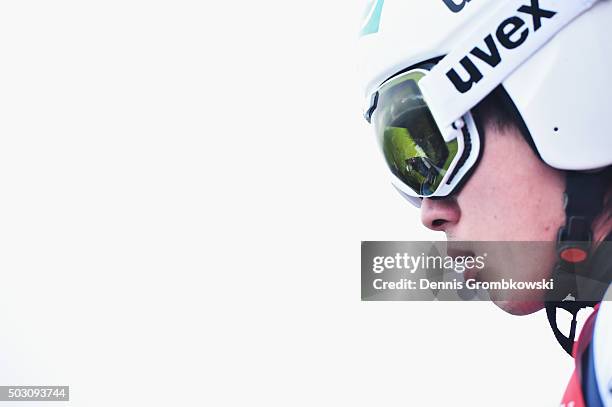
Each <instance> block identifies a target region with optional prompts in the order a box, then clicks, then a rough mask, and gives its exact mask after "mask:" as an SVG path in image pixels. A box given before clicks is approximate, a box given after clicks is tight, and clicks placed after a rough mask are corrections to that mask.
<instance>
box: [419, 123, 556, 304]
mask: <svg viewBox="0 0 612 407" xmlns="http://www.w3.org/2000/svg"><path fill="white" fill-rule="evenodd" d="M484 137H485V143H484V151H483V153H482V157H481V160H480V163H479V164H478V167H477V168H476V169H475V171H474V173H473V174H472V176H471V177H470V178H469V180H468V181H467V183H466V184H465V186H464V187H463V188H462V189H461V190H460V192H459V193H458V194H456V195H455V196H453V197H451V198H448V199H442V200H432V199H427V198H426V199H423V203H422V206H421V219H422V222H423V224H424V225H425V226H427V227H428V228H430V229H433V230H437V231H443V232H444V233H446V236H447V238H448V240H449V241H453V240H458V241H529V242H533V241H547V242H554V241H555V240H556V237H557V231H558V230H559V227H561V226H562V225H563V223H564V222H565V212H564V209H563V192H564V189H565V178H564V175H563V173H562V172H561V171H558V170H555V169H553V168H551V167H549V166H547V165H546V164H544V163H543V162H542V161H541V160H540V159H539V158H538V157H537V156H536V155H535V154H534V152H533V151H532V150H531V148H530V147H529V145H528V144H527V143H526V142H525V140H524V139H523V137H522V136H521V134H520V133H519V131H518V130H517V129H515V128H512V127H511V128H508V129H499V128H497V127H495V126H488V127H487V128H486V129H485V136H484ZM550 248H551V249H550V251H547V253H542V256H540V257H538V259H537V261H533V262H528V263H527V264H525V265H523V269H522V270H520V271H518V270H514V269H512V268H510V267H505V268H504V267H503V265H497V266H498V267H496V273H497V276H496V278H498V279H499V278H516V277H517V274H516V273H518V272H520V275H521V280H532V281H537V280H540V279H542V278H548V276H549V275H550V273H551V270H552V268H553V266H554V264H555V261H556V255H555V253H554V245H552V244H551V245H550ZM479 278H481V279H486V271H483V272H481V273H480V276H479ZM520 295H521V294H517V296H520ZM542 295H543V293H542ZM494 299H495V298H494ZM533 300H534V297H533V293H531V297H530V298H529V300H527V298H521V297H518V298H515V299H513V300H512V301H496V303H497V304H498V305H499V306H500V307H502V308H503V309H505V310H506V311H508V312H511V313H517V314H526V313H530V312H534V311H536V310H537V309H539V308H541V306H542V298H537V299H536V301H533Z"/></svg>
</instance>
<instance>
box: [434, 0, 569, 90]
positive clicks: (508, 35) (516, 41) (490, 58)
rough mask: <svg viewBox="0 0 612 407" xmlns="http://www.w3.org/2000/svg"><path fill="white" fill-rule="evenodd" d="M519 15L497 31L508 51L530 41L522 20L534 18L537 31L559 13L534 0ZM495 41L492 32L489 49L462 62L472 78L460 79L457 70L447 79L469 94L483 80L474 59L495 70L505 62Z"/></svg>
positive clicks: (473, 52) (474, 52) (487, 43)
mask: <svg viewBox="0 0 612 407" xmlns="http://www.w3.org/2000/svg"><path fill="white" fill-rule="evenodd" d="M517 12H518V13H522V14H523V16H521V14H518V15H515V16H512V17H510V18H507V19H505V20H504V21H502V22H501V24H499V26H498V27H497V30H496V31H495V38H497V42H499V44H501V45H502V46H503V47H504V48H506V49H508V50H511V49H515V48H518V47H520V46H521V45H522V44H523V43H524V42H525V40H527V37H529V34H530V30H529V27H526V26H525V24H526V23H525V21H524V20H523V18H521V17H526V16H531V20H532V24H533V31H534V32H535V31H538V30H539V29H540V27H542V21H543V20H544V19H551V18H553V17H554V16H555V15H556V14H557V12H556V11H552V10H544V9H542V8H540V4H539V0H531V5H530V6H521V7H519V8H518V9H517ZM495 38H494V37H493V34H492V33H491V34H489V35H487V36H486V37H485V38H484V44H485V46H486V48H484V47H483V48H484V49H481V48H479V47H474V48H473V49H472V50H471V51H470V53H469V54H468V55H466V56H465V57H463V58H462V59H461V61H460V63H461V66H462V67H463V69H464V70H465V71H466V72H467V74H468V75H469V77H468V78H467V79H463V78H461V77H460V76H459V74H458V73H457V70H456V69H455V68H453V69H451V70H450V71H448V72H447V73H446V76H447V77H448V79H450V80H451V82H452V83H453V85H455V88H456V89H457V90H458V91H459V92H461V93H466V92H467V91H469V90H470V89H471V88H472V86H473V85H474V84H475V83H478V82H479V81H480V80H481V79H482V78H483V74H482V72H481V71H480V69H478V67H476V65H475V64H474V61H473V60H472V58H473V57H476V58H478V59H480V60H481V61H483V62H485V63H486V64H488V65H489V66H490V67H491V68H495V67H496V66H497V65H499V63H500V62H502V57H501V54H500V52H499V47H498V45H497V43H496V41H495Z"/></svg>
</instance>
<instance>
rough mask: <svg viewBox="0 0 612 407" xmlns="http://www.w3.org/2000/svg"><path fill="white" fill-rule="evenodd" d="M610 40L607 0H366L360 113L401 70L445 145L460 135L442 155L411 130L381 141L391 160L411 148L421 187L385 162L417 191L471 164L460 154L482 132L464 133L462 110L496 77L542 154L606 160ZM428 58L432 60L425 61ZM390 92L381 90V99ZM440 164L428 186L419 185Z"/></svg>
mask: <svg viewBox="0 0 612 407" xmlns="http://www.w3.org/2000/svg"><path fill="white" fill-rule="evenodd" d="M611 39H612V1H610V0H600V1H597V0H427V1H411V0H372V1H370V5H369V8H368V11H367V13H366V18H365V21H364V23H363V26H362V30H361V37H360V39H359V43H360V45H359V49H360V51H359V52H360V59H361V67H360V68H361V69H360V73H361V75H362V76H363V83H364V92H365V97H366V104H367V105H366V109H365V110H366V117H367V118H368V120H369V119H370V117H371V116H373V115H375V114H376V110H377V107H380V106H379V102H380V98H381V97H382V95H383V92H380V91H381V89H383V90H384V86H390V87H393V86H395V85H397V84H398V83H399V84H400V85H401V86H403V85H405V83H404V84H403V85H402V83H403V82H405V81H406V80H408V82H411V81H412V82H414V83H415V84H416V83H418V89H416V90H414V94H413V95H412V96H411V97H412V98H413V99H415V100H416V99H419V101H420V102H419V104H418V106H412V107H410V108H411V109H421V108H426V110H427V111H428V113H430V117H431V118H432V119H433V122H432V123H431V126H434V124H435V126H437V129H438V130H439V133H440V135H441V136H442V138H443V139H444V142H446V143H447V144H448V143H449V142H451V141H452V140H454V139H458V145H455V146H449V147H448V148H449V150H451V154H454V155H456V158H455V162H454V163H451V162H450V161H451V160H450V158H449V157H447V156H448V153H445V154H446V155H445V156H444V157H438V162H436V159H435V158H432V157H428V156H427V155H428V154H427V149H428V148H431V146H429V145H419V144H420V142H419V141H418V140H414V139H415V138H418V137H416V136H415V137H413V136H410V138H411V140H410V142H409V143H408V144H409V145H408V144H404V145H401V146H400V147H398V146H397V145H396V146H395V148H396V149H398V151H400V150H401V151H400V153H397V152H395V153H393V154H395V156H394V155H393V154H392V153H391V152H389V151H387V150H385V147H384V146H383V150H384V152H385V155H386V158H387V161H388V162H394V160H395V161H396V162H399V161H398V156H397V155H398V154H399V155H400V156H401V157H399V158H401V159H403V160H404V159H405V158H406V157H407V156H406V155H405V154H408V153H406V151H407V150H406V149H408V150H410V151H416V153H414V154H416V157H414V156H413V157H411V160H412V161H410V162H409V163H408V164H406V165H407V166H408V167H409V168H408V170H409V171H414V169H415V168H421V169H422V172H421V173H420V174H419V175H418V177H419V181H418V182H416V181H414V180H413V181H414V182H416V183H418V184H419V185H420V186H419V187H415V186H414V185H408V187H407V186H406V184H407V183H408V184H410V182H407V181H406V177H402V176H401V174H400V173H401V172H402V171H404V170H405V168H395V169H392V170H394V174H395V176H396V177H395V180H394V185H395V186H396V187H398V188H400V189H401V190H402V191H403V192H404V193H407V194H409V195H411V196H415V197H423V196H445V195H448V194H450V193H452V192H453V190H454V189H455V187H456V186H457V184H458V183H459V181H460V179H461V178H462V173H463V175H465V173H467V172H469V168H463V169H462V168H460V167H461V165H463V166H467V167H469V166H472V165H474V163H475V162H476V158H474V157H471V159H470V157H469V155H466V154H465V151H466V150H467V149H468V148H470V149H471V150H472V151H471V154H472V156H474V155H477V154H478V151H474V150H478V148H479V143H478V140H471V141H470V140H468V141H467V142H466V140H463V141H462V140H461V139H462V138H464V139H465V129H464V130H462V129H461V128H462V127H466V128H467V130H469V127H470V126H465V124H466V121H471V117H470V116H467V117H466V116H465V115H466V114H468V113H469V111H470V109H471V108H472V107H474V106H475V105H476V104H477V103H478V102H480V101H481V100H482V99H483V98H484V97H485V96H486V95H487V94H489V93H490V92H491V91H492V90H493V89H495V88H496V87H497V86H499V85H502V86H503V89H504V90H505V91H506V93H507V95H508V96H509V98H510V99H511V102H512V103H513V104H514V106H515V108H516V110H517V111H518V114H519V115H520V117H521V118H522V120H523V121H524V124H525V126H526V128H527V131H528V133H529V135H530V136H531V138H532V139H533V144H534V145H535V148H536V149H537V152H538V154H539V156H540V157H541V159H542V160H543V161H544V162H546V163H547V164H548V165H550V166H552V167H554V168H557V169H560V170H593V169H599V168H604V167H607V166H609V165H611V164H612V136H611V135H609V134H608V131H609V130H608V126H610V123H609V122H608V120H611V119H612V95H611V94H610V93H608V92H610V91H612V40H611ZM431 61H435V64H430V67H429V68H427V69H423V65H422V64H423V63H425V62H431ZM434 65H435V66H434ZM431 66H433V68H431ZM402 75H404V76H403V77H402ZM415 75H416V76H415ZM393 82H395V83H393ZM411 92H412V91H411ZM394 97H395V96H393V93H392V92H388V94H387V99H393V98H394ZM405 102H406V101H405V100H403V101H401V103H405ZM392 103H395V104H396V105H395V106H391V107H389V108H388V109H387V112H386V113H385V115H386V117H387V118H386V119H385V120H392V119H393V118H397V117H396V112H397V110H398V109H401V108H399V107H398V106H397V104H398V103H400V101H398V100H394V101H391V102H389V101H387V104H392ZM379 110H380V109H379ZM468 124H470V125H471V123H468ZM386 125H387V127H386V128H387V129H389V127H388V126H389V123H386ZM391 127H393V126H391ZM462 134H463V136H464V137H461V136H462ZM379 137H380V138H381V139H382V138H384V137H389V138H390V139H389V140H391V138H393V137H395V136H394V135H393V134H390V133H389V134H387V135H386V136H384V135H382V134H380V135H379ZM382 144H384V143H381V145H382ZM456 144H457V143H456ZM402 149H403V150H402ZM462 152H463V155H464V157H462V158H460V157H459V156H460V155H462ZM414 154H413V155H414ZM408 155H410V154H408ZM447 158H448V160H447ZM400 161H401V160H400ZM404 161H405V162H408V161H409V160H404ZM404 161H402V162H401V163H400V164H399V165H400V166H404V164H405V162H404ZM417 161H418V162H417ZM445 161H446V163H445ZM461 161H463V162H461ZM444 165H447V167H446V168H443V167H444ZM392 166H395V164H393V165H392ZM431 168H434V169H436V170H438V173H435V174H433V173H432V170H431ZM423 171H425V172H423ZM451 173H453V174H454V175H453V174H451ZM432 174H433V175H432ZM404 175H405V174H404ZM436 175H438V176H439V177H438V179H437V181H436V183H435V185H429V186H428V187H423V186H422V185H421V184H422V183H423V182H424V181H423V179H425V178H428V177H429V179H430V180H433V179H434V178H435V177H436ZM445 175H446V177H445ZM457 175H460V176H457ZM398 177H399V178H401V179H397V178H398ZM453 177H454V178H455V179H454V180H449V178H453ZM409 181H410V180H409ZM451 181H452V182H451Z"/></svg>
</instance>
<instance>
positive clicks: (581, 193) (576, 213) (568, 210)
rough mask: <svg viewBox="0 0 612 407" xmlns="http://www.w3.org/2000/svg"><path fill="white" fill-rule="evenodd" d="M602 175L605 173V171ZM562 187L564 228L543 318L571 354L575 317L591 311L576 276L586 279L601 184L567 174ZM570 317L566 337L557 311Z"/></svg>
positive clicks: (587, 175)
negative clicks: (563, 193) (592, 226)
mask: <svg viewBox="0 0 612 407" xmlns="http://www.w3.org/2000/svg"><path fill="white" fill-rule="evenodd" d="M604 173H605V171H604ZM566 174H567V178H566V186H565V225H564V226H562V227H561V228H560V229H559V233H558V236H557V256H558V260H557V264H556V265H555V268H554V270H553V274H552V278H553V279H554V290H552V291H551V292H549V293H547V296H546V302H545V306H546V315H547V317H548V322H549V323H550V326H551V328H552V331H553V333H554V335H555V338H556V339H557V341H558V342H559V344H560V345H561V346H562V347H563V349H564V350H565V351H566V352H567V353H569V354H570V355H571V354H572V348H573V346H574V338H575V336H576V317H577V315H578V312H579V311H580V310H581V309H582V308H586V307H593V306H594V305H595V304H596V302H594V301H581V300H579V299H578V294H579V293H578V287H577V281H576V277H577V276H587V275H588V273H589V272H590V270H589V269H588V265H589V257H590V255H591V243H592V240H593V239H592V233H591V225H592V223H593V220H594V219H595V217H596V216H597V215H598V214H599V213H600V212H601V210H602V208H603V200H604V183H603V182H602V181H603V180H602V177H601V175H600V174H593V173H583V172H574V171H568V172H567V173H566ZM559 308H562V309H564V310H566V311H568V312H569V313H571V314H572V322H571V326H570V332H569V335H568V336H565V335H563V333H562V332H561V330H560V329H559V327H558V326H557V309H559Z"/></svg>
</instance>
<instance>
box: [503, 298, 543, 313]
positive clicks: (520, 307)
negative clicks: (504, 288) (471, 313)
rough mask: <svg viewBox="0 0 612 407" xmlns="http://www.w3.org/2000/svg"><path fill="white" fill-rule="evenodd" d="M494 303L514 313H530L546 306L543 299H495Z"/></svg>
mask: <svg viewBox="0 0 612 407" xmlns="http://www.w3.org/2000/svg"><path fill="white" fill-rule="evenodd" d="M493 303H494V304H495V305H497V306H498V307H499V308H501V309H502V310H504V311H506V312H507V313H509V314H512V315H529V314H533V313H534V312H537V311H539V310H541V309H542V308H544V303H543V302H542V301H520V300H510V301H509V300H504V301H495V300H493Z"/></svg>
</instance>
